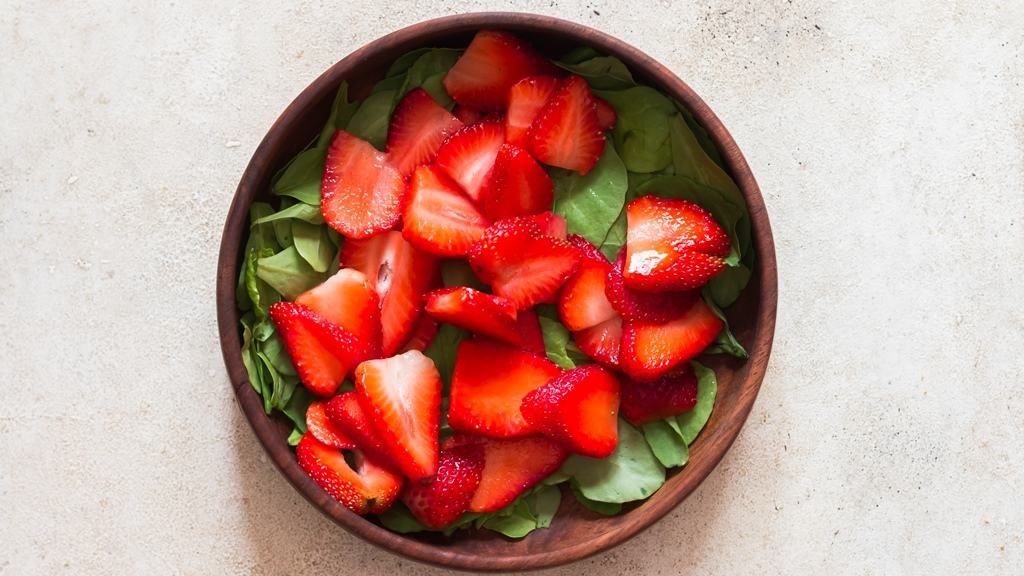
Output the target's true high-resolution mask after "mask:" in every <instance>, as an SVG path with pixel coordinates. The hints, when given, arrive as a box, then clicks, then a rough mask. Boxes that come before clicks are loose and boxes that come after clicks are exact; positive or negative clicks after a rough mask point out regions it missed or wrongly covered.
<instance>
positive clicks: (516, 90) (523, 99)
mask: <svg viewBox="0 0 1024 576" xmlns="http://www.w3.org/2000/svg"><path fill="white" fill-rule="evenodd" d="M557 88H558V78H555V77H553V76H530V77H529V78H523V79H522V80H520V81H519V82H516V83H515V84H513V85H512V88H511V89H510V90H509V93H508V112H506V113H505V137H506V139H508V142H509V143H510V144H515V145H516V146H525V145H526V136H527V134H529V132H530V126H532V125H533V121H534V119H535V118H536V117H537V114H538V113H539V112H540V111H541V109H542V108H544V105H545V104H547V103H548V99H550V98H551V95H552V94H554V93H555V90H556V89H557Z"/></svg>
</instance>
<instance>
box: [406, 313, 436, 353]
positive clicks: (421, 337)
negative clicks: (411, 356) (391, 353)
mask: <svg viewBox="0 0 1024 576" xmlns="http://www.w3.org/2000/svg"><path fill="white" fill-rule="evenodd" d="M437 330H438V325H437V320H434V319H433V318H431V317H430V315H429V314H420V319H419V320H417V321H416V325H415V326H414V327H413V329H412V334H411V335H410V336H409V339H408V340H406V342H405V344H403V345H402V349H401V350H400V351H401V352H408V351H409V350H419V351H420V352H423V351H424V350H426V349H427V348H430V344H431V343H432V342H433V341H434V337H435V336H437Z"/></svg>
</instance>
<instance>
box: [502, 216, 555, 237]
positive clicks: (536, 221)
mask: <svg viewBox="0 0 1024 576" xmlns="http://www.w3.org/2000/svg"><path fill="white" fill-rule="evenodd" d="M491 228H492V232H493V233H497V232H498V231H499V230H500V231H502V232H507V231H509V230H515V229H522V230H529V231H530V233H531V234H540V235H542V236H551V237H554V238H558V239H560V240H567V239H568V234H569V224H568V223H567V222H566V221H565V218H562V217H561V216H559V215H558V214H555V213H554V212H541V213H540V214H533V215H530V216H519V217H516V218H505V219H504V220H499V221H497V222H495V223H494V224H493V225H492V226H491Z"/></svg>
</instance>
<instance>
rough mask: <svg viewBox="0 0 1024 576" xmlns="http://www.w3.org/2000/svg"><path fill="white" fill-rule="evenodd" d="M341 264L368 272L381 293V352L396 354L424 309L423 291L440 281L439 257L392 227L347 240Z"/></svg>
mask: <svg viewBox="0 0 1024 576" xmlns="http://www.w3.org/2000/svg"><path fill="white" fill-rule="evenodd" d="M341 265H342V266H348V267H350V268H355V269H356V270H359V271H360V272H362V273H363V274H365V275H366V280H367V281H368V282H369V283H370V285H371V286H373V287H374V290H376V292H377V294H378V295H379V296H380V319H381V333H382V334H381V355H382V356H383V357H385V358H386V357H388V356H391V355H393V354H394V353H395V352H396V351H398V349H399V348H400V347H401V346H402V344H404V343H405V341H406V340H408V339H409V334H411V333H412V329H413V327H414V325H415V324H416V322H417V320H418V319H419V317H420V311H421V310H422V309H423V294H425V293H426V292H427V291H428V290H429V289H430V286H431V285H432V284H434V283H435V282H436V281H437V275H438V267H437V260H436V259H435V258H434V257H433V256H431V255H429V254H426V253H424V252H421V251H419V250H417V249H416V248H415V247H413V245H412V244H410V243H409V242H407V241H406V240H405V239H404V238H402V233H401V232H398V231H394V230H392V231H390V232H385V233H383V234H380V235H377V236H374V237H373V238H369V239H366V240H346V241H345V243H344V244H343V245H342V247H341Z"/></svg>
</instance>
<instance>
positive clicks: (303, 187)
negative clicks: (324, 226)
mask: <svg viewBox="0 0 1024 576" xmlns="http://www.w3.org/2000/svg"><path fill="white" fill-rule="evenodd" d="M326 156H327V149H326V148H310V149H309V150H304V151H302V152H299V155H298V156H296V157H295V158H293V159H292V161H291V162H289V163H288V165H287V166H285V168H284V170H283V171H282V172H281V174H280V176H279V177H278V178H277V180H276V181H275V182H274V184H273V186H272V187H271V189H272V191H273V192H274V194H276V195H278V196H290V197H292V198H295V199H296V200H298V201H299V202H302V203H304V204H309V205H311V206H319V205H320V179H321V177H322V176H323V173H324V158H326Z"/></svg>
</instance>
